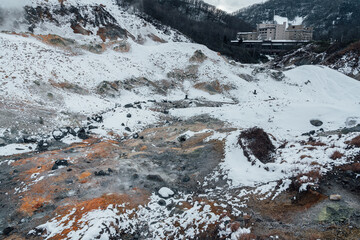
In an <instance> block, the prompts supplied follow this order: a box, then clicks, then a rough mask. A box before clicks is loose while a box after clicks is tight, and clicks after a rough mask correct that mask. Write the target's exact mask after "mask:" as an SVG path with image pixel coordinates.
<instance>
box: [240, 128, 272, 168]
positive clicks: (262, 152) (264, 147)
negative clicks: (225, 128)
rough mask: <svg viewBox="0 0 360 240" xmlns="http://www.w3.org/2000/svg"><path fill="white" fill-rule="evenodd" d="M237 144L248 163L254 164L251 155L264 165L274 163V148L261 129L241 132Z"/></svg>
mask: <svg viewBox="0 0 360 240" xmlns="http://www.w3.org/2000/svg"><path fill="white" fill-rule="evenodd" d="M238 143H239V145H240V146H241V148H242V149H243V150H244V155H245V156H246V157H247V159H248V160H249V161H250V162H252V163H254V162H253V161H254V159H253V157H251V155H253V156H255V157H256V158H257V159H259V160H260V162H262V163H264V164H266V163H269V162H274V158H273V154H274V153H275V146H274V145H273V144H272V142H271V140H270V138H269V136H268V134H267V133H266V132H265V131H264V130H263V129H261V128H258V127H254V128H250V129H248V130H245V131H243V132H241V134H240V136H239V140H238Z"/></svg>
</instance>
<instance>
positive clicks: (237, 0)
mask: <svg viewBox="0 0 360 240" xmlns="http://www.w3.org/2000/svg"><path fill="white" fill-rule="evenodd" d="M203 1H204V2H207V3H210V4H211V5H214V6H216V7H217V8H220V9H222V10H224V11H227V12H229V13H231V12H235V11H237V10H239V9H240V8H244V7H247V6H250V5H253V4H255V3H262V2H265V0H203Z"/></svg>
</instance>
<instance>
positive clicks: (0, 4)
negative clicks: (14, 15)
mask: <svg viewBox="0 0 360 240" xmlns="http://www.w3.org/2000/svg"><path fill="white" fill-rule="evenodd" d="M29 3H30V1H29V0H0V8H2V9H22V8H23V7H25V6H26V5H27V4H29Z"/></svg>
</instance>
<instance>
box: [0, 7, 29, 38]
mask: <svg viewBox="0 0 360 240" xmlns="http://www.w3.org/2000/svg"><path fill="white" fill-rule="evenodd" d="M28 4H30V1H29V0H1V2H0V31H14V30H19V28H20V27H21V26H20V25H21V23H22V22H24V7H25V6H26V5H28Z"/></svg>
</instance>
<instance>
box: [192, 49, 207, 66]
mask: <svg viewBox="0 0 360 240" xmlns="http://www.w3.org/2000/svg"><path fill="white" fill-rule="evenodd" d="M206 59H207V56H206V55H205V54H204V53H203V52H202V51H201V50H196V51H195V52H194V55H193V56H192V57H191V58H190V62H198V63H203V62H204V61H205V60H206Z"/></svg>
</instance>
